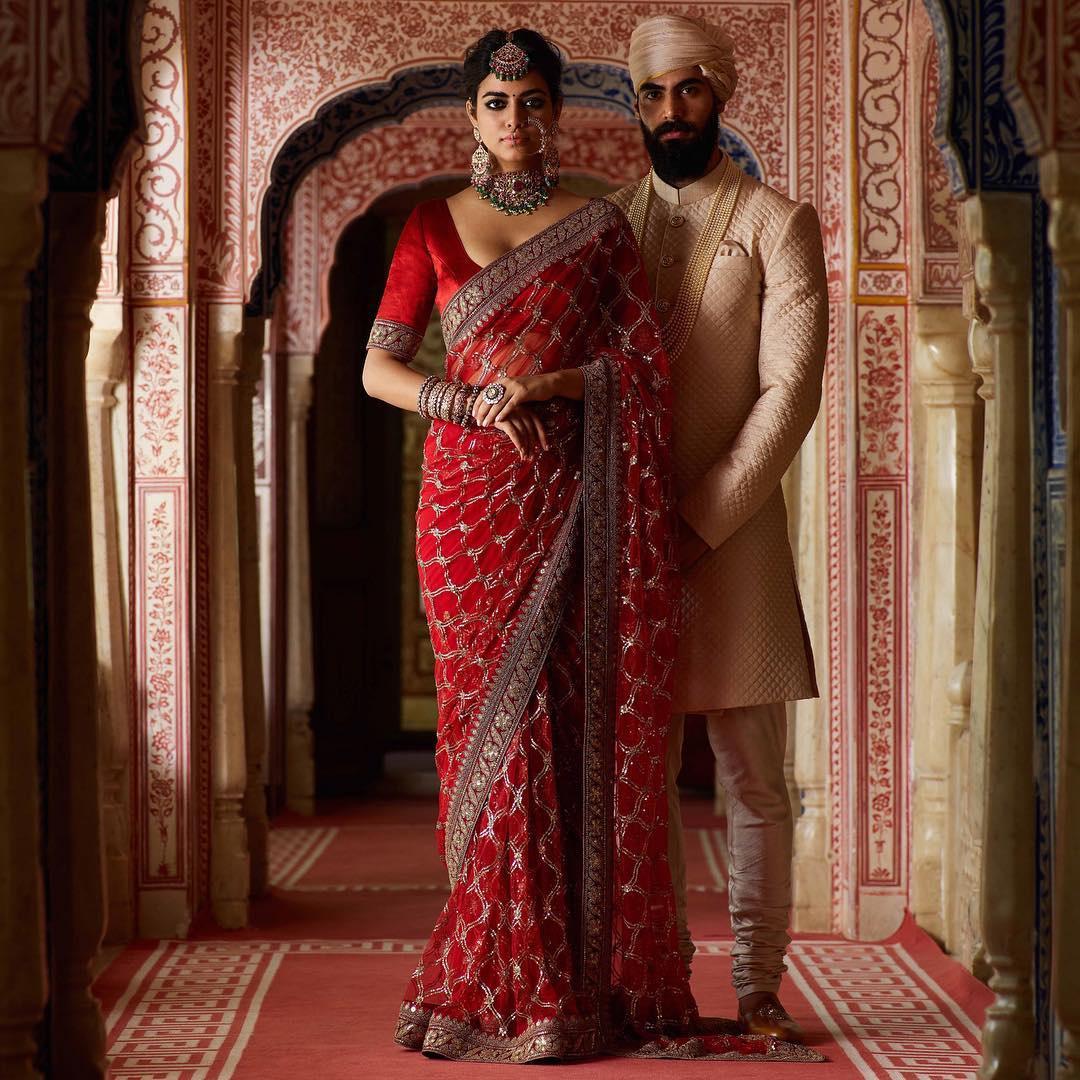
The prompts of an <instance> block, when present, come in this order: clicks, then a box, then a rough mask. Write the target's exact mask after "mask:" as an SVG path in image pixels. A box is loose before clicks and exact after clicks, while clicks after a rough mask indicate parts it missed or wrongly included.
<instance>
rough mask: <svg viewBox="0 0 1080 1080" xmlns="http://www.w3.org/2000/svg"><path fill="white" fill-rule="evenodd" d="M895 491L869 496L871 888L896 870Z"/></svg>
mask: <svg viewBox="0 0 1080 1080" xmlns="http://www.w3.org/2000/svg"><path fill="white" fill-rule="evenodd" d="M896 515H897V492H896V490H895V489H892V488H888V489H881V490H870V491H868V492H867V493H866V506H865V518H864V520H865V528H866V540H865V550H864V551H863V560H864V566H865V574H866V580H865V581H864V582H863V588H862V590H861V591H862V592H863V596H864V608H863V613H862V622H863V625H862V627H861V633H862V635H863V636H864V638H865V640H866V643H867V644H866V670H865V671H864V672H863V679H862V681H863V685H864V686H865V695H866V696H865V706H864V707H865V710H866V735H865V740H866V743H865V747H864V760H863V761H862V762H860V766H861V768H860V772H863V771H864V770H865V772H864V775H865V779H866V783H865V796H860V797H861V798H865V799H866V813H867V815H868V818H869V834H868V836H866V837H865V838H864V840H863V845H864V860H865V865H864V867H863V874H862V878H863V881H864V882H869V883H878V884H881V883H897V882H898V881H899V876H898V867H897V865H896V861H897V852H896V850H895V838H896V826H897V822H896V763H895V759H896V747H897V745H898V744H899V739H900V735H901V731H900V718H899V716H898V715H897V709H898V694H897V674H898V673H897V660H898V656H897V642H898V641H899V640H901V636H900V633H899V619H900V611H899V608H900V598H899V597H898V596H897V592H896V583H897V580H898V579H899V565H898V561H897V560H898V558H899V552H898V550H897V537H898V535H899V532H900V530H899V523H898V521H897V520H896Z"/></svg>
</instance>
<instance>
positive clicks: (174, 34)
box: [126, 0, 205, 934]
mask: <svg viewBox="0 0 1080 1080" xmlns="http://www.w3.org/2000/svg"><path fill="white" fill-rule="evenodd" d="M185 24H186V19H185V16H184V4H183V0H156V2H155V3H154V4H152V5H148V7H147V13H146V17H145V21H144V23H143V27H142V38H141V50H140V54H139V63H140V71H139V86H140V88H141V94H142V100H141V101H140V106H141V109H142V112H143V115H144V118H145V130H146V134H145V137H144V138H143V139H142V140H141V141H140V143H139V145H138V147H137V149H136V152H135V154H134V156H133V157H132V160H131V163H130V184H131V198H130V200H129V203H130V214H129V221H128V223H127V243H128V245H129V248H128V260H127V267H128V270H127V290H126V294H127V298H128V301H129V303H130V304H131V334H130V342H131V360H130V368H129V371H130V375H129V380H130V391H129V395H128V400H129V404H128V408H129V416H128V425H129V426H128V432H129V435H128V437H129V470H130V487H129V492H130V500H131V501H130V504H129V515H130V516H129V521H130V526H129V527H130V529H131V534H132V535H131V539H130V546H129V553H130V554H129V557H130V559H131V589H130V604H131V627H132V633H131V652H132V657H131V668H130V670H131V675H132V678H131V684H132V695H133V701H132V709H131V715H132V717H133V718H134V723H135V750H136V753H135V758H134V767H133V774H134V785H133V787H134V798H133V834H134V844H135V849H136V853H137V858H136V872H135V887H136V890H137V894H138V901H139V902H138V910H139V917H140V932H141V933H143V934H169V933H175V932H177V930H178V929H180V930H183V928H184V925H185V920H189V919H190V918H191V916H192V915H193V914H194V911H195V909H196V907H197V903H198V899H197V879H198V873H199V870H198V866H197V859H196V855H195V852H196V841H195V840H194V838H195V837H197V836H198V835H199V833H200V831H201V830H202V829H203V828H204V825H205V822H204V820H203V819H204V817H205V808H204V807H202V806H201V805H200V802H199V799H198V798H197V791H196V785H195V776H196V768H195V764H194V755H193V749H194V747H193V743H194V729H193V723H192V701H191V696H192V686H193V680H192V663H191V655H190V629H191V599H192V596H191V588H190V574H191V530H190V524H189V523H190V519H191V511H192V505H191V475H190V465H189V462H190V437H189V423H190V420H189V402H190V394H191V385H190V383H191V341H190V333H189V326H188V307H187V288H188V281H187V265H186V254H187V245H188V218H187V197H186V193H187V186H188V185H187V171H186V170H187V149H188V145H189V141H190V128H189V125H190V123H191V118H190V116H189V114H188V113H187V102H186V70H185V59H184V47H185V42H184V33H183V28H184V26H185ZM162 890H168V891H169V892H170V893H171V894H172V897H171V898H170V899H169V900H167V901H163V902H162V903H160V904H159V903H158V902H157V900H156V899H155V894H157V893H160V892H161V891H162ZM177 896H180V897H183V898H184V899H183V900H182V901H181V902H180V903H179V904H178V903H177V902H176V897H177Z"/></svg>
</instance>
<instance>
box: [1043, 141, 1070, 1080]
mask: <svg viewBox="0 0 1080 1080" xmlns="http://www.w3.org/2000/svg"><path fill="white" fill-rule="evenodd" d="M1040 171H1041V181H1042V189H1043V194H1044V196H1045V198H1046V200H1047V202H1048V203H1049V204H1050V224H1049V230H1048V231H1049V240H1050V249H1051V251H1052V252H1053V256H1054V265H1055V266H1056V267H1057V271H1058V305H1059V307H1060V310H1061V313H1062V320H1061V323H1060V326H1061V346H1060V348H1061V353H1060V355H1061V361H1060V363H1061V380H1060V385H1061V387H1062V390H1063V391H1064V394H1065V403H1064V412H1065V426H1066V429H1067V432H1068V443H1067V446H1066V452H1065V576H1064V581H1063V583H1062V592H1063V594H1064V597H1065V610H1064V613H1063V620H1062V633H1061V745H1060V749H1059V756H1058V774H1057V792H1058V802H1057V808H1056V819H1057V820H1056V835H1055V837H1054V916H1055V918H1054V940H1053V946H1052V948H1053V976H1052V983H1051V1000H1052V1002H1053V1007H1054V1010H1055V1012H1056V1013H1057V1017H1058V1022H1059V1024H1060V1025H1061V1033H1062V1064H1061V1066H1060V1067H1059V1069H1058V1072H1057V1076H1058V1077H1059V1078H1060V1080H1063V1078H1065V1077H1077V1076H1080V929H1078V928H1077V925H1076V919H1075V917H1074V916H1073V914H1072V913H1073V912H1074V911H1075V905H1076V901H1077V897H1078V896H1080V196H1078V194H1077V193H1078V192H1080V153H1071V154H1064V153H1052V154H1047V155H1046V156H1045V157H1043V158H1042V160H1041V162H1040Z"/></svg>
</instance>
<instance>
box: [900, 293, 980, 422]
mask: <svg viewBox="0 0 1080 1080" xmlns="http://www.w3.org/2000/svg"><path fill="white" fill-rule="evenodd" d="M968 329H969V325H968V320H967V319H966V318H964V313H963V310H962V309H961V307H960V305H959V304H920V305H919V306H918V307H916V309H915V345H916V347H915V349H914V360H915V378H916V380H917V381H918V383H919V385H920V386H921V387H922V388H923V401H924V402H925V404H926V405H927V406H930V407H939V406H957V405H970V404H973V403H974V401H975V393H974V390H975V381H976V380H975V375H974V373H973V372H972V365H971V360H970V358H969V356H968V348H967V336H968Z"/></svg>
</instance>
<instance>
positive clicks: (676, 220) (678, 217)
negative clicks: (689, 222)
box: [671, 214, 686, 229]
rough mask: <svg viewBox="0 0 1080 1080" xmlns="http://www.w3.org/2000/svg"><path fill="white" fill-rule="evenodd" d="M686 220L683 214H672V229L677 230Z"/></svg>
mask: <svg viewBox="0 0 1080 1080" xmlns="http://www.w3.org/2000/svg"><path fill="white" fill-rule="evenodd" d="M685 220H686V218H684V217H683V216H682V214H672V216H671V227H672V228H673V229H677V228H678V227H679V226H680V225H681V224H682V223H683V222H684V221H685Z"/></svg>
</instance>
